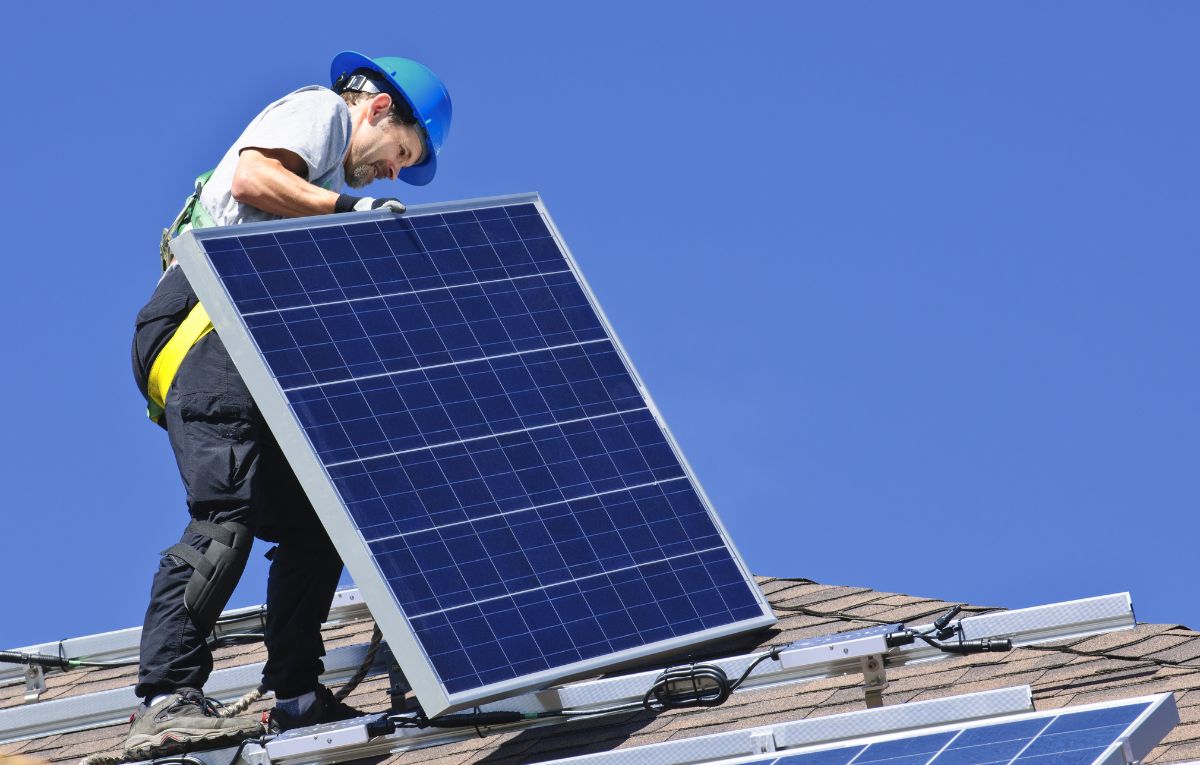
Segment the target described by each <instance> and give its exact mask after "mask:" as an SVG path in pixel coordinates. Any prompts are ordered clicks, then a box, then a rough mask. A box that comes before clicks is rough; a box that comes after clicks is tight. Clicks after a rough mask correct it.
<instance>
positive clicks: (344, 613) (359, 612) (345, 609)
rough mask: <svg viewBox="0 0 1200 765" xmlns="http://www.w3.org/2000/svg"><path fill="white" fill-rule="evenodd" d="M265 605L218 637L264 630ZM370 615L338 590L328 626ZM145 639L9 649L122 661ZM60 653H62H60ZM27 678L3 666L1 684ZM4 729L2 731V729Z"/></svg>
mask: <svg viewBox="0 0 1200 765" xmlns="http://www.w3.org/2000/svg"><path fill="white" fill-rule="evenodd" d="M265 613H266V612H265V606H247V607H245V608H234V609H230V610H228V611H225V612H223V613H222V614H221V624H220V626H219V627H218V628H217V630H216V633H215V634H216V635H218V636H220V635H222V634H231V633H235V632H246V631H248V630H251V629H255V628H258V629H261V627H262V620H263V618H264V616H263V615H264V614H265ZM366 616H370V611H368V610H367V604H366V601H364V600H363V598H362V596H361V595H359V593H358V590H357V589H354V588H349V589H345V590H338V591H337V592H336V593H335V594H334V596H333V602H332V604H331V605H330V608H329V619H328V620H327V621H326V622H325V623H326V624H337V623H340V622H347V621H353V620H355V619H361V618H363V617H366ZM141 640H142V628H141V627H130V628H129V629H124V630H116V631H114V632H102V633H100V634H98V635H88V636H87V637H77V638H70V639H68V640H63V641H62V642H54V643H41V644H38V645H31V646H25V647H24V648H13V649H9V650H12V651H14V652H17V653H40V654H48V655H50V656H59V655H61V656H63V657H64V658H67V659H90V660H92V661H122V660H124V659H134V658H137V655H138V649H139V645H140V643H141ZM60 650H61V654H60V653H59V651H60ZM48 671H51V672H56V671H59V670H48ZM24 678H25V665H23V664H8V663H4V664H0V685H5V684H7V683H10V682H12V683H17V682H22V681H23V680H24ZM0 730H2V728H0Z"/></svg>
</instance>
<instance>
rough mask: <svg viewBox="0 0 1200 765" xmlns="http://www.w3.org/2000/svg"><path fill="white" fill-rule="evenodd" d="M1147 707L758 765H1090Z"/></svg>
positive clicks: (1068, 713) (1065, 713) (1066, 714)
mask: <svg viewBox="0 0 1200 765" xmlns="http://www.w3.org/2000/svg"><path fill="white" fill-rule="evenodd" d="M1149 706H1150V704H1149V703H1148V702H1138V703H1132V704H1124V705H1118V706H1111V707H1105V708H1102V709H1092V710H1086V711H1072V710H1071V709H1070V708H1066V709H1063V710H1062V711H1061V712H1060V713H1059V714H1057V715H1047V716H1043V717H1033V718H1027V719H1022V720H1016V721H1012V722H997V723H994V724H990V725H982V726H977V727H971V728H962V729H958V730H949V731H943V732H940V733H934V734H924V735H922V734H920V733H915V734H914V735H912V736H909V737H906V738H897V739H891V740H887V741H880V742H877V743H874V744H870V745H862V744H857V745H852V746H845V747H840V748H834V749H825V750H822V751H818V752H800V753H797V754H792V755H786V756H784V757H779V756H778V755H771V756H769V757H764V758H762V759H759V760H753V761H750V762H754V763H762V764H763V765H768V764H769V765H867V763H874V764H875V765H1002V764H1003V765H1091V763H1093V762H1095V760H1096V758H1097V757H1099V756H1100V755H1101V754H1102V753H1103V752H1104V750H1105V749H1107V748H1108V747H1109V746H1111V745H1112V744H1113V743H1114V742H1115V741H1117V740H1118V739H1119V738H1120V737H1121V736H1122V734H1124V733H1125V731H1126V729H1127V728H1128V727H1129V724H1130V723H1132V722H1133V721H1134V720H1135V719H1137V717H1138V715H1140V714H1142V712H1144V711H1146V709H1148V708H1149Z"/></svg>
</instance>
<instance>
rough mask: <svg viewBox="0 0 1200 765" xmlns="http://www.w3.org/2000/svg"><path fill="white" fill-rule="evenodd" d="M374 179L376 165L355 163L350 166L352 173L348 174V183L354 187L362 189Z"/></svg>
mask: <svg viewBox="0 0 1200 765" xmlns="http://www.w3.org/2000/svg"><path fill="white" fill-rule="evenodd" d="M373 180H375V166H374V165H365V164H364V165H355V166H354V167H351V168H350V174H349V175H347V176H346V185H347V186H349V187H350V188H352V189H361V188H362V187H363V186H366V185H367V184H368V183H370V182H371V181H373Z"/></svg>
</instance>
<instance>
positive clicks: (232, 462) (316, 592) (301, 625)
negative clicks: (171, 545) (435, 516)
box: [134, 275, 342, 698]
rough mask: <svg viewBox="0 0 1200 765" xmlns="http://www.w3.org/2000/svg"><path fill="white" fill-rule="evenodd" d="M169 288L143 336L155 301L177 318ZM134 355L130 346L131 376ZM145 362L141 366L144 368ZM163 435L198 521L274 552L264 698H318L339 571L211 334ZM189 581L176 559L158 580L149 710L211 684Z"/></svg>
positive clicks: (200, 545) (149, 644) (182, 377)
mask: <svg viewBox="0 0 1200 765" xmlns="http://www.w3.org/2000/svg"><path fill="white" fill-rule="evenodd" d="M176 276H178V277H179V278H175V277H176ZM172 277H173V278H172V279H169V280H168V279H164V282H163V283H160V285H159V289H158V290H157V291H156V293H155V297H154V298H152V299H151V302H150V303H149V304H148V305H147V306H146V308H145V309H143V311H142V314H141V315H139V327H141V326H142V325H143V324H145V325H146V326H152V325H153V322H143V319H144V318H145V317H146V316H147V315H148V314H153V313H155V308H154V306H155V300H158V301H159V304H161V305H162V306H163V307H162V309H160V310H176V311H178V310H179V308H180V303H179V301H178V300H176V299H175V296H171V295H166V296H165V297H164V295H163V294H160V293H164V291H169V290H170V289H172V285H174V288H176V289H177V288H178V286H179V285H178V283H179V281H180V279H181V275H172ZM185 286H186V284H185ZM168 298H169V299H168ZM193 302H194V299H193ZM140 331H141V330H140V329H139V332H140ZM138 347H139V343H138V342H137V339H136V338H135V344H134V348H135V351H134V353H135V365H136V364H137V363H139V362H138V359H137V358H136V357H137V354H138V350H137V349H138ZM149 361H150V359H142V360H141V363H142V364H143V368H149ZM165 423H166V429H167V434H168V436H169V438H170V442H171V448H172V449H173V450H174V452H175V459H176V461H177V462H178V464H179V473H180V476H181V477H182V478H183V482H184V486H185V487H186V489H187V505H188V511H189V513H190V514H191V517H192V518H194V519H197V520H204V521H211V522H214V523H222V522H230V521H232V522H235V523H240V524H242V525H244V526H247V527H248V528H250V529H251V531H252V532H253V533H254V534H255V536H257V537H259V538H261V539H265V540H267V541H271V542H275V543H276V544H277V546H276V547H275V549H274V550H273V551H272V554H271V569H270V574H269V576H268V582H267V597H266V603H267V614H266V630H265V632H266V634H265V640H266V646H267V656H268V658H267V664H266V667H265V669H264V671H263V685H264V687H265V688H267V689H268V690H272V691H274V692H275V694H276V696H279V697H290V696H298V695H300V694H303V693H307V692H308V691H310V690H313V689H314V688H315V687H316V684H317V678H318V677H319V675H320V674H321V672H322V671H323V670H324V666H323V664H322V662H321V657H322V656H324V655H325V650H324V645H323V643H322V641H321V634H320V627H321V623H322V622H323V621H324V620H325V619H326V618H328V614H329V604H330V601H331V600H332V598H333V594H334V591H335V590H336V588H337V583H338V579H339V578H340V576H341V571H342V561H341V558H340V557H339V556H338V554H337V551H336V550H335V549H334V547H333V545H332V543H331V542H330V541H329V537H328V535H327V534H326V533H325V530H324V528H323V527H322V526H321V524H320V522H319V521H318V520H317V518H316V514H315V513H314V511H313V509H312V506H311V504H310V503H309V501H308V498H307V497H306V495H305V494H304V491H303V490H302V489H301V487H300V484H299V482H298V481H297V480H296V476H295V474H294V473H293V472H292V470H291V468H290V466H289V465H288V463H287V461H286V460H285V459H284V457H283V454H282V452H281V451H280V449H279V446H278V445H277V444H276V442H275V439H274V437H273V436H272V435H271V431H270V429H269V428H268V427H267V425H266V423H265V422H264V421H263V419H262V416H261V414H260V412H259V411H258V407H257V406H255V404H254V400H253V399H252V398H251V396H250V393H249V391H247V390H246V386H245V384H244V383H243V381H242V378H241V376H240V375H239V374H238V372H237V370H236V369H235V368H234V366H233V362H232V361H231V360H230V358H229V354H228V353H227V352H226V350H225V346H224V344H223V343H222V342H221V339H220V337H218V336H217V334H216V333H215V332H213V333H209V334H208V335H207V336H205V337H204V338H203V339H201V340H200V342H199V343H197V344H196V345H195V346H194V347H193V348H192V350H191V351H190V352H189V353H188V355H187V357H186V358H185V359H184V361H183V364H182V365H181V366H180V368H179V372H178V374H177V375H176V377H175V380H174V382H173V384H172V386H171V389H170V391H169V393H168V395H167V401H166V415H165ZM181 541H182V542H183V543H184V544H187V545H190V546H192V547H194V548H196V549H197V550H199V551H201V552H203V551H205V550H206V549H207V548H208V546H209V544H210V543H211V540H210V539H209V538H207V537H205V536H203V535H201V534H197V533H193V532H191V531H190V530H188V531H185V533H184V536H183V538H182V540H181ZM193 573H194V572H193V569H192V568H191V566H189V565H188V564H187V563H185V562H183V561H182V560H180V559H179V558H177V557H175V556H173V555H164V556H163V558H162V560H161V562H160V564H159V568H158V570H157V572H156V573H155V575H154V581H153V585H152V587H151V592H150V604H149V606H148V608H147V609H146V620H145V624H144V626H143V628H142V643H141V667H140V669H139V673H138V684H137V688H136V689H135V692H136V693H137V694H138V695H139V696H141V697H143V698H146V697H150V696H153V695H156V694H159V693H170V692H172V691H175V690H176V689H178V688H183V687H190V688H202V687H203V686H204V683H205V681H207V679H208V676H209V674H210V673H211V672H212V667H213V660H212V653H211V651H210V650H209V648H208V645H207V644H206V639H207V637H208V635H209V634H210V633H211V632H212V629H213V626H214V625H213V624H211V623H205V624H200V623H197V621H196V619H195V618H194V615H193V614H192V613H191V612H190V611H189V609H188V608H187V607H186V605H185V603H184V591H185V589H186V587H187V584H188V581H189V580H190V579H191V578H192V576H193ZM230 589H232V587H230Z"/></svg>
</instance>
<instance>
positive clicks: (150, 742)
mask: <svg viewBox="0 0 1200 765" xmlns="http://www.w3.org/2000/svg"><path fill="white" fill-rule="evenodd" d="M131 720H132V722H133V727H132V728H131V729H130V731H129V736H128V737H126V739H125V756H126V757H128V758H129V759H131V760H146V759H150V758H152V757H161V756H162V755H165V754H179V753H182V752H190V751H196V750H198V749H214V748H218V747H221V746H230V745H233V744H236V743H238V742H240V741H242V740H243V739H247V738H250V737H252V736H257V735H260V734H261V733H262V732H263V728H262V724H261V723H260V722H258V721H257V720H250V719H247V718H245V717H220V716H219V715H217V712H216V707H215V705H214V704H213V702H211V701H209V700H208V699H205V698H204V694H203V693H201V692H200V691H198V690H196V689H195V688H180V689H179V690H178V691H176V692H175V693H173V694H171V695H170V696H168V697H167V698H165V699H163V700H162V701H160V702H158V703H157V704H155V705H154V706H152V707H147V706H146V705H145V704H142V705H140V706H138V708H137V711H136V712H134V713H133V717H132V718H131Z"/></svg>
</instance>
